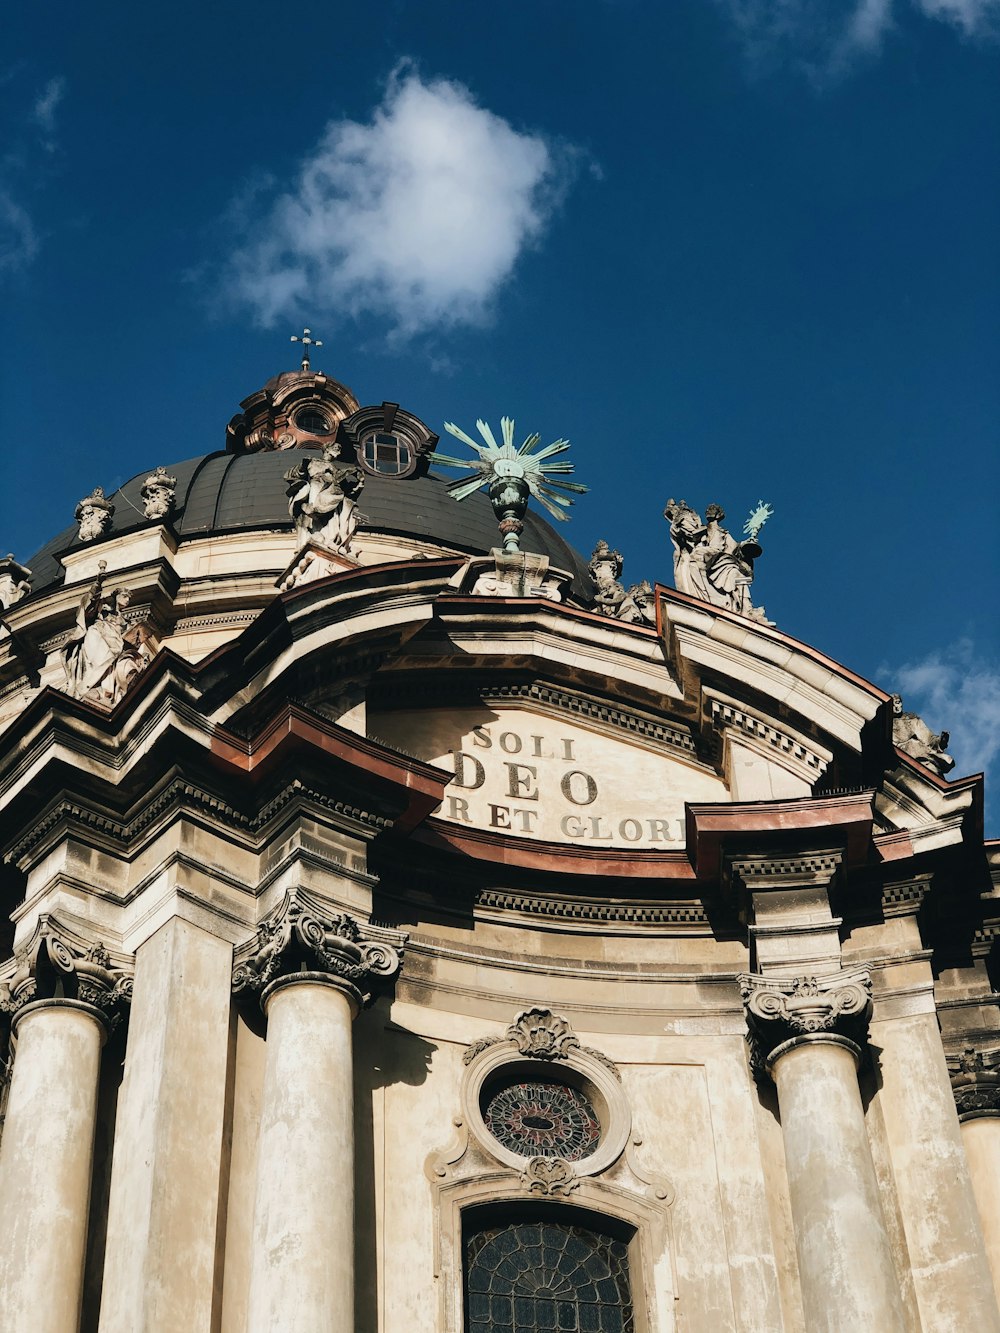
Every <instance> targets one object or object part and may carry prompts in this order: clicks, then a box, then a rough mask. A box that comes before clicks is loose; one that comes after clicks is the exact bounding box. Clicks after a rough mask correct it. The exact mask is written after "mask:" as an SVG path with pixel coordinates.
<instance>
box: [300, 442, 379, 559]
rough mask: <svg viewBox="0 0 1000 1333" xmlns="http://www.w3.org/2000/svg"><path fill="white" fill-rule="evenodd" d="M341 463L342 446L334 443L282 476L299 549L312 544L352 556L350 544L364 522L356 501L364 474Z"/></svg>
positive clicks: (362, 484)
mask: <svg viewBox="0 0 1000 1333" xmlns="http://www.w3.org/2000/svg"><path fill="white" fill-rule="evenodd" d="M342 460H343V445H341V444H340V443H339V442H337V441H334V442H333V443H332V444H328V445H327V446H326V447H325V448H324V450H323V452H322V454H320V455H319V456H318V457H317V456H315V455H313V456H311V457H308V458H303V459H302V461H301V462H300V463H298V464H296V466H295V467H293V468H290V469H289V470H288V471H287V472H286V473H285V481H286V482H287V483H288V512H289V513H290V514H291V516H292V519H293V521H294V523H295V532H296V537H297V544H298V547H299V549H301V548H302V547H303V546H305V545H306V543H307V542H310V541H311V542H315V543H316V545H317V546H323V547H325V548H326V549H327V550H328V551H337V552H339V553H340V554H342V555H350V554H351V542H352V541H353V539H354V534H355V532H356V531H357V529H358V525H359V524H360V523H361V521H362V519H363V517H364V516H363V515H362V514H361V513H360V512H359V510H358V508H357V505H356V503H355V502H356V500H357V497H358V496H359V495H360V494H361V490H362V487H363V486H364V484H365V477H364V473H363V472H362V471H361V469H360V468H359V467H357V466H356V465H355V464H353V463H345V462H343V461H342Z"/></svg>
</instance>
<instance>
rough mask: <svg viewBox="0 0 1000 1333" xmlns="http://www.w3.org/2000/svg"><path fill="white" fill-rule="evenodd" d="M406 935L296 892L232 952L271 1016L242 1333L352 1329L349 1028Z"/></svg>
mask: <svg viewBox="0 0 1000 1333" xmlns="http://www.w3.org/2000/svg"><path fill="white" fill-rule="evenodd" d="M390 939H391V940H392V942H391V943H390V942H389V941H390ZM402 939H403V937H402V936H400V935H398V934H397V933H396V932H390V931H374V930H373V929H372V928H371V927H365V926H363V925H362V924H361V923H359V922H357V921H356V920H355V919H354V918H353V917H350V916H347V915H343V914H337V913H335V912H334V913H332V912H331V911H330V910H329V908H328V907H326V906H325V905H324V904H323V903H321V901H320V900H318V899H316V898H313V897H312V896H311V895H308V894H306V893H304V892H299V893H297V894H295V895H293V896H290V897H288V898H286V900H285V902H284V903H282V905H281V907H280V908H279V909H278V910H277V912H276V913H274V915H273V916H272V917H271V918H270V919H269V920H267V921H266V922H265V923H264V924H263V925H262V926H261V928H260V929H259V931H258V932H257V936H256V938H255V939H254V940H253V941H252V943H251V945H250V947H249V949H248V950H246V951H241V953H240V955H239V956H238V958H237V965H236V968H235V971H234V974H233V988H234V990H235V991H236V992H237V993H241V992H243V993H249V994H254V995H256V996H257V997H258V998H259V1001H260V1004H261V1007H262V1008H263V1011H264V1013H265V1015H266V1017H267V1058H266V1064H265V1069H264V1091H263V1099H262V1106H261V1118H260V1136H259V1139H258V1144H257V1186H256V1198H255V1203H254V1223H253V1241H252V1253H251V1260H250V1294H249V1300H248V1314H247V1333H272V1330H273V1329H276V1328H283V1327H289V1326H290V1323H289V1321H290V1320H292V1322H294V1326H295V1327H296V1328H304V1329H305V1328H308V1329H309V1330H310V1333H342V1330H344V1329H348V1328H351V1327H353V1324H354V1105H353V1088H354V1071H353V1064H352V1051H351V1025H352V1022H353V1020H354V1017H355V1015H356V1014H357V1013H358V1011H359V1010H360V1008H361V1006H362V1004H363V1003H364V1001H365V999H366V998H367V995H368V988H369V986H370V985H371V984H372V982H373V981H375V980H376V979H378V978H385V977H388V976H391V975H392V974H393V973H394V972H395V971H396V969H397V968H398V966H399V949H400V947H401V945H402Z"/></svg>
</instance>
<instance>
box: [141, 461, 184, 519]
mask: <svg viewBox="0 0 1000 1333" xmlns="http://www.w3.org/2000/svg"><path fill="white" fill-rule="evenodd" d="M176 487H177V478H176V477H171V476H170V475H169V473H168V472H167V469H166V468H165V467H158V468H157V469H156V471H155V472H151V473H150V474H149V476H148V477H147V478H146V480H145V481H144V482H143V483H142V492H141V494H142V512H143V514H144V515H145V517H146V518H159V519H164V518H169V517H170V515H171V514H172V513H173V511H174V503H175V496H174V492H175V490H176Z"/></svg>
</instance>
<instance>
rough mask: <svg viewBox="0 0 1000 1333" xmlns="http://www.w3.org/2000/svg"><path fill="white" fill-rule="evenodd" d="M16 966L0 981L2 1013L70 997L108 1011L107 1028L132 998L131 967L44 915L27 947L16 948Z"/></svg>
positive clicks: (115, 1023)
mask: <svg viewBox="0 0 1000 1333" xmlns="http://www.w3.org/2000/svg"><path fill="white" fill-rule="evenodd" d="M15 962H16V968H15V971H14V975H13V976H12V977H11V978H10V980H9V981H5V982H2V983H0V1014H5V1015H10V1016H11V1017H13V1016H14V1015H16V1014H17V1013H19V1012H20V1010H21V1009H23V1008H24V1006H25V1005H26V1004H31V1003H32V1002H33V1001H35V1000H52V999H59V998H65V999H71V1000H78V1001H79V1002H80V1003H81V1004H89V1005H91V1006H92V1007H93V1008H95V1009H99V1010H100V1011H101V1013H102V1014H103V1015H104V1017H105V1019H106V1021H107V1023H108V1026H109V1028H114V1027H116V1026H117V1024H118V1023H119V1022H120V1021H121V1017H122V1013H123V1011H124V1008H125V1006H126V1005H128V1004H131V1002H132V969H131V967H129V966H124V965H119V964H116V963H113V962H112V960H111V955H110V953H109V952H108V950H107V949H106V948H105V946H104V944H103V943H102V942H101V941H100V940H97V941H94V942H91V941H88V940H85V939H83V938H82V937H80V936H79V935H76V934H75V933H74V932H72V931H70V930H68V929H66V928H64V927H62V926H60V925H59V924H58V923H57V922H56V921H55V920H53V919H52V918H51V917H42V918H41V919H40V921H39V923H38V926H37V928H36V930H35V933H34V935H33V936H32V938H31V940H30V941H29V942H28V944H27V945H26V947H25V948H24V949H23V950H21V951H20V952H18V953H17V954H15Z"/></svg>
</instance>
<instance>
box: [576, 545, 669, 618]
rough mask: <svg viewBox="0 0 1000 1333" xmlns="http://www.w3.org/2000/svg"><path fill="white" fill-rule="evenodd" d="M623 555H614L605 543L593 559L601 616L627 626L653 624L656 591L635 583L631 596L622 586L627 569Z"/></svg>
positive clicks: (598, 606)
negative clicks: (623, 569) (654, 592)
mask: <svg viewBox="0 0 1000 1333" xmlns="http://www.w3.org/2000/svg"><path fill="white" fill-rule="evenodd" d="M624 563H625V562H624V560H623V558H622V555H621V552H619V551H612V550H611V548H610V547H609V546H608V543H607V542H606V541H604V540H603V539H602V540H601V541H599V542H598V543H597V545H596V546H595V547H594V552H593V555H591V557H590V565H589V568H590V577H591V578H592V579H593V580H594V584H595V586H596V588H597V591H596V593H595V594H594V601H595V602H596V604H597V610H598V611H600V613H601V615H604V616H609V617H610V618H611V619H613V620H621V621H623V622H624V623H625V624H626V625H638V624H653V623H655V620H656V611H655V609H654V607H653V589H652V586H651V584H650V583H649V582H648V581H647V580H645V579H644V580H643V581H642V583H633V584H632V586H631V588H629V590H628V592H626V591H625V588H624V585H623V584H622V583H621V580H620V577H619V576H620V575H621V572H622V568H623V566H624Z"/></svg>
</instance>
